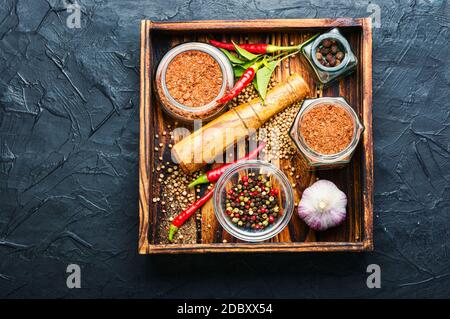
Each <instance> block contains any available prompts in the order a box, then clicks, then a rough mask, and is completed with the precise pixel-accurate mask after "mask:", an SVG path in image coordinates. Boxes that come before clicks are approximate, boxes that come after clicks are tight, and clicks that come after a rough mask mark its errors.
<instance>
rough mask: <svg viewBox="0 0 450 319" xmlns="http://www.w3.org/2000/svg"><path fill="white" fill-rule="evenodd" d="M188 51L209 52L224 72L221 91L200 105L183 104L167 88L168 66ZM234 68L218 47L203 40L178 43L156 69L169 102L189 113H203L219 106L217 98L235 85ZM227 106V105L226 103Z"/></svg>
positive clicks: (157, 76)
mask: <svg viewBox="0 0 450 319" xmlns="http://www.w3.org/2000/svg"><path fill="white" fill-rule="evenodd" d="M187 51H200V52H203V53H206V54H209V55H210V56H211V57H212V58H213V59H214V60H215V61H216V62H217V63H218V64H219V66H220V69H221V72H222V86H221V88H220V91H219V93H218V94H217V96H216V97H215V98H214V99H212V100H211V101H210V102H209V103H208V104H205V105H200V106H187V105H184V104H181V103H180V102H178V101H177V100H175V99H174V98H173V97H172V95H171V94H170V92H169V89H168V88H167V83H166V72H167V68H168V66H169V64H170V62H171V61H172V60H173V59H174V58H175V57H176V56H178V55H179V54H181V53H183V52H187ZM232 73H233V69H232V67H231V64H230V63H229V61H228V58H227V57H226V56H225V54H223V52H221V51H220V50H219V49H217V48H216V47H214V46H212V45H209V44H207V43H201V42H187V43H183V44H180V45H177V46H176V47H174V48H172V49H170V50H169V51H168V52H167V53H166V54H165V55H164V56H163V58H162V59H161V61H160V62H159V65H158V68H157V71H156V79H158V78H161V88H162V91H163V94H164V95H165V97H166V99H167V100H168V101H169V103H170V104H171V105H173V106H175V107H177V108H179V109H181V110H183V111H184V112H188V113H201V112H204V111H207V110H209V109H212V108H214V107H216V106H217V102H216V101H217V100H218V99H219V98H220V97H221V96H223V95H224V94H225V93H226V91H227V87H229V86H231V87H232V86H233V82H234V78H233V76H232ZM224 106H225V105H224Z"/></svg>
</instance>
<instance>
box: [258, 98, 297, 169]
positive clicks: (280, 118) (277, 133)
mask: <svg viewBox="0 0 450 319" xmlns="http://www.w3.org/2000/svg"><path fill="white" fill-rule="evenodd" d="M299 109H300V104H293V105H291V106H289V107H287V108H286V109H284V110H283V111H281V112H279V113H278V114H276V115H275V116H273V117H272V118H271V119H270V120H269V121H267V122H266V123H265V124H264V125H263V126H262V127H261V128H260V129H259V130H258V140H259V141H264V142H266V143H267V146H266V152H267V154H268V157H267V160H268V161H271V160H277V159H290V158H291V157H292V156H294V155H295V154H296V152H297V151H296V150H295V148H294V146H293V145H292V142H291V139H290V137H289V129H290V127H291V125H292V123H293V122H294V119H295V116H296V115H297V112H298V110H299Z"/></svg>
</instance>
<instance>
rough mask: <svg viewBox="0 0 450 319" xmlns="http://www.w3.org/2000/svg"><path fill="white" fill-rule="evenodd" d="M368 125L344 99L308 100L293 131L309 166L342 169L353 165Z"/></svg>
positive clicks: (293, 136)
mask: <svg viewBox="0 0 450 319" xmlns="http://www.w3.org/2000/svg"><path fill="white" fill-rule="evenodd" d="M363 131H364V126H363V124H362V123H361V121H360V120H359V117H358V115H357V114H356V112H355V110H354V109H353V108H352V107H351V106H350V105H349V104H348V103H347V101H346V100H345V99H344V98H342V97H322V98H317V99H307V100H305V101H304V102H303V104H302V107H301V108H300V111H299V112H298V114H297V116H296V117H295V120H294V122H293V124H292V126H291V129H290V131H289V135H290V137H291V139H292V141H293V142H294V143H295V145H296V146H297V149H298V150H299V151H300V153H301V154H302V155H303V157H304V158H305V160H306V162H307V163H308V165H309V167H311V168H318V169H332V168H339V167H342V166H344V165H345V164H347V163H349V162H350V160H351V158H352V155H353V153H354V151H355V149H356V147H357V146H358V143H359V140H360V138H361V134H362V132H363Z"/></svg>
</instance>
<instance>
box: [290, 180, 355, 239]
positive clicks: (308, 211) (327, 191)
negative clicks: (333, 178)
mask: <svg viewBox="0 0 450 319" xmlns="http://www.w3.org/2000/svg"><path fill="white" fill-rule="evenodd" d="M346 207H347V196H346V195H345V193H344V192H342V191H341V190H340V189H339V188H337V186H336V185H335V184H334V183H333V182H330V181H328V180H324V179H323V180H319V181H317V182H315V183H314V184H313V185H311V186H310V187H308V188H307V189H305V191H304V192H303V196H302V199H301V201H300V204H299V206H298V215H299V216H300V218H302V219H303V220H304V221H305V223H306V224H307V225H308V226H309V227H311V228H312V229H314V230H326V229H328V228H330V227H334V226H337V225H339V224H340V223H342V222H343V221H344V220H345V218H346V215H347V212H346Z"/></svg>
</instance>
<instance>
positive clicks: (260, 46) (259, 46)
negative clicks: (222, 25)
mask: <svg viewBox="0 0 450 319" xmlns="http://www.w3.org/2000/svg"><path fill="white" fill-rule="evenodd" d="M209 43H211V44H212V45H213V46H215V47H217V48H221V49H225V50H228V51H236V47H235V46H234V44H233V43H225V42H220V41H216V40H209ZM237 45H238V46H239V47H240V48H243V49H244V50H247V51H248V52H250V53H253V54H266V53H273V52H277V51H295V50H298V49H299V46H298V45H293V46H278V45H273V44H267V43H253V44H252V43H250V44H247V43H242V44H237Z"/></svg>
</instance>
